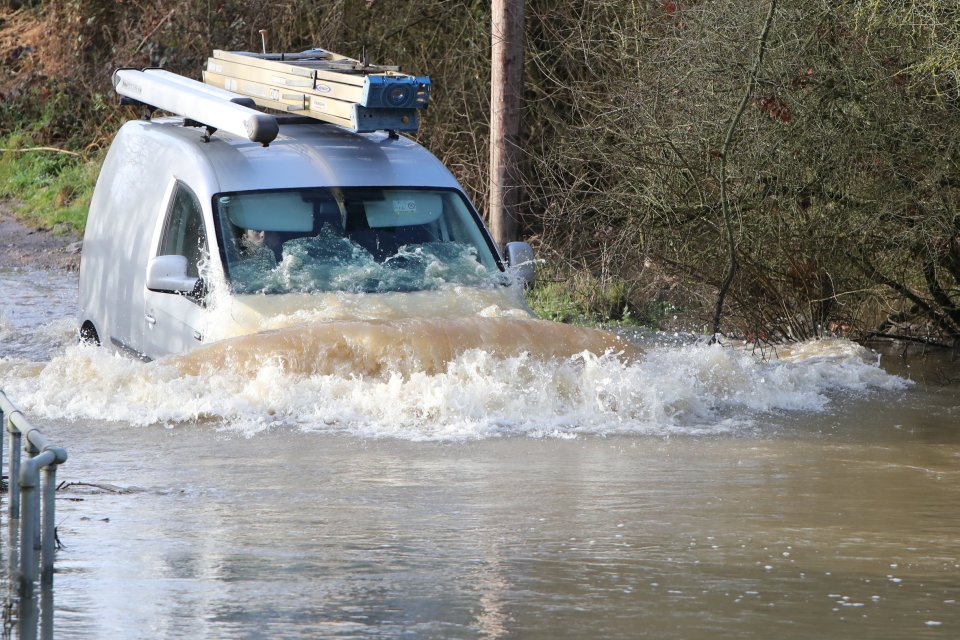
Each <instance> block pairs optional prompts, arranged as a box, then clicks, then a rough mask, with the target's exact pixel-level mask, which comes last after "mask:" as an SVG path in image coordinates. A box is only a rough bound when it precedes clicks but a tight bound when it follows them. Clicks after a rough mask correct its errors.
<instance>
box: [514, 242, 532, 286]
mask: <svg viewBox="0 0 960 640" xmlns="http://www.w3.org/2000/svg"><path fill="white" fill-rule="evenodd" d="M507 266H508V267H509V268H510V273H512V274H513V275H515V276H516V278H517V280H519V281H520V282H522V283H523V284H524V285H526V286H530V285H531V284H533V278H534V276H535V275H536V269H535V264H534V259H533V248H532V247H531V246H530V245H529V244H527V243H526V242H508V243H507Z"/></svg>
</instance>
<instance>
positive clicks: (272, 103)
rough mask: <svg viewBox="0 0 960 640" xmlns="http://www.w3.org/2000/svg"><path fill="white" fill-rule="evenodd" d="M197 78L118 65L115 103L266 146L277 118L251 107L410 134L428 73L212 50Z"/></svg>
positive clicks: (320, 54) (426, 94)
mask: <svg viewBox="0 0 960 640" xmlns="http://www.w3.org/2000/svg"><path fill="white" fill-rule="evenodd" d="M203 79H204V81H205V82H198V81H196V80H191V79H190V78H185V77H183V76H179V75H177V74H175V73H170V72H169V71H164V70H163V69H142V70H138V69H118V70H116V71H115V72H114V74H113V86H114V89H116V91H117V93H118V94H120V96H121V100H120V103H121V104H134V105H140V106H143V107H145V108H146V117H147V118H149V117H150V116H151V115H152V113H153V112H154V111H155V110H157V109H162V110H164V111H168V112H170V113H173V114H176V115H180V116H183V117H184V124H185V125H188V126H202V127H206V129H207V133H206V136H205V139H206V140H209V137H210V135H212V134H213V132H214V131H217V130H218V129H220V130H223V131H228V132H230V133H233V134H235V135H238V136H241V137H244V138H248V139H249V140H252V141H253V142H259V143H261V144H262V145H264V146H266V145H268V144H270V142H272V141H273V140H274V139H275V138H276V137H277V134H278V133H279V131H280V126H279V123H278V121H277V118H276V117H275V116H273V115H270V114H268V113H263V112H261V111H258V110H257V109H256V107H258V106H259V107H263V108H267V109H274V110H276V111H281V112H284V113H287V114H295V115H299V116H308V117H310V118H314V119H316V120H321V121H323V122H329V123H332V124H336V125H339V126H341V127H345V128H347V129H350V130H351V131H355V132H357V133H364V132H371V131H380V130H385V131H389V132H390V134H391V136H395V135H396V132H397V131H416V130H417V129H418V128H419V125H420V110H422V109H424V108H426V106H427V105H428V104H429V102H430V78H428V77H426V76H412V75H407V74H403V73H400V68H399V67H387V66H380V65H370V64H367V63H366V62H360V61H359V60H354V59H352V58H347V57H345V56H341V55H339V54H336V53H331V52H329V51H325V50H323V49H310V50H308V51H303V52H301V53H250V52H247V51H214V52H213V57H211V58H210V59H209V60H208V61H207V69H206V70H205V71H204V72H203Z"/></svg>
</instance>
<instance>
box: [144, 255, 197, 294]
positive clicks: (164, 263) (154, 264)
mask: <svg viewBox="0 0 960 640" xmlns="http://www.w3.org/2000/svg"><path fill="white" fill-rule="evenodd" d="M198 280H199V278H191V277H189V276H187V259H186V257H184V256H157V257H156V258H153V259H152V260H150V262H149V264H148V265H147V289H150V290H151V291H172V292H175V293H186V294H189V293H191V292H193V291H194V289H195V288H196V286H197V281H198Z"/></svg>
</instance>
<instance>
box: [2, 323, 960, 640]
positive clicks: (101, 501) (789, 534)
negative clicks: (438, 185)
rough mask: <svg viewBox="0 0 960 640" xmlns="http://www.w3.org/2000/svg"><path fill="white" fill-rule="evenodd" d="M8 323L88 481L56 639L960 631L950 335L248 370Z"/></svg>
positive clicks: (37, 401) (69, 473) (40, 409)
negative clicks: (945, 338)
mask: <svg viewBox="0 0 960 640" xmlns="http://www.w3.org/2000/svg"><path fill="white" fill-rule="evenodd" d="M4 314H5V315H6V311H4ZM506 319H507V320H511V321H513V320H516V321H522V322H526V321H524V320H522V318H510V317H507V318H506ZM51 321H52V324H51ZM5 322H6V324H4V325H3V326H4V327H7V328H6V329H5V330H6V331H7V333H6V334H5V335H7V336H11V335H12V336H13V339H14V341H16V342H17V344H27V343H28V342H29V340H28V339H27V338H26V337H24V336H22V335H21V333H22V332H23V331H25V330H28V331H29V332H30V333H32V334H33V335H35V336H36V340H37V342H38V343H39V344H43V345H48V346H45V347H38V348H37V349H38V351H37V352H34V353H25V352H24V348H21V347H16V349H15V350H13V351H6V352H4V353H3V356H4V358H3V359H2V360H0V384H2V385H3V387H4V388H5V389H7V390H8V391H9V390H10V389H13V391H11V395H12V397H13V398H14V399H15V400H16V401H17V402H18V404H21V405H22V406H23V407H24V408H25V409H26V410H27V411H28V412H29V413H30V415H31V418H36V420H35V421H36V422H40V423H41V427H42V428H43V429H44V431H45V432H46V433H47V434H48V435H49V437H50V438H51V439H53V440H54V441H58V442H63V443H66V445H67V446H68V447H69V450H70V455H71V458H70V461H69V462H68V463H67V464H66V465H64V467H63V468H62V469H61V470H60V473H59V475H60V477H61V478H62V479H64V480H66V481H74V482H88V483H95V484H99V485H101V487H106V488H99V489H98V488H96V487H83V486H80V485H74V486H73V487H71V488H69V489H67V490H65V491H62V492H61V493H60V494H59V498H60V499H59V501H58V505H57V508H58V520H59V521H60V525H59V533H60V538H61V539H62V540H63V542H64V544H65V545H66V547H65V548H64V549H63V550H61V551H60V553H59V555H58V558H57V569H58V574H57V576H56V591H57V593H56V598H57V601H56V606H57V609H56V625H57V637H63V638H106V637H164V638H244V637H250V638H253V637H289V638H315V637H344V638H370V637H390V638H393V637H400V636H410V637H418V638H420V637H424V638H516V637H522V638H585V637H598V638H599V637H603V638H635V637H650V638H684V639H689V638H693V639H696V638H716V637H745V638H770V637H783V638H810V637H825V638H850V637H869V638H913V637H924V636H926V635H929V636H932V637H944V638H947V637H954V636H955V635H956V633H957V629H958V628H960V608H958V607H960V605H958V601H960V577H958V576H960V535H958V534H960V510H958V505H960V482H958V481H960V471H958V469H960V464H958V463H960V431H958V424H960V420H958V414H960V388H958V384H957V382H956V379H957V377H958V373H960V369H958V368H957V366H956V364H955V363H951V362H950V361H949V360H948V359H944V360H931V359H926V360H906V361H905V360H900V359H898V357H896V356H884V357H878V356H877V354H875V353H872V352H870V351H867V350H864V349H862V348H860V347H858V346H856V345H853V344H851V343H849V342H845V341H823V342H818V343H808V344H803V345H798V346H796V347H793V348H790V349H783V350H780V351H779V353H778V354H777V356H778V357H776V358H773V357H769V358H767V359H764V358H763V357H759V356H758V355H756V354H753V353H751V352H750V351H749V350H743V349H736V348H732V347H715V346H714V347H708V346H705V345H698V344H690V345H686V346H678V345H674V346H662V345H659V346H658V345H657V344H656V343H655V342H654V341H649V340H648V341H646V342H645V344H644V345H642V347H643V348H642V353H638V354H636V355H635V356H634V357H631V358H623V357H618V356H616V355H613V354H610V355H589V354H582V355H577V356H575V357H573V358H569V357H557V358H548V359H545V360H544V359H537V358H534V357H531V356H530V355H524V354H512V355H507V356H498V355H496V354H495V353H489V352H487V351H485V350H483V349H479V348H471V349H467V350H465V351H462V352H458V353H455V354H452V358H450V359H448V361H447V362H446V364H445V365H443V366H439V365H438V366H436V367H435V369H433V370H431V371H430V372H418V371H412V370H407V371H404V370H400V369H399V368H398V369H391V366H390V365H389V364H387V365H385V366H384V367H383V368H382V369H381V370H379V371H377V372H371V373H368V374H367V375H362V376H361V375H348V374H347V375H345V374H343V373H342V372H338V371H336V370H322V369H320V370H297V369H296V368H294V367H284V366H283V365H282V364H281V363H274V364H273V365H266V366H263V367H262V368H258V370H257V371H256V372H255V373H254V374H251V371H250V370H249V369H244V368H243V367H240V368H236V367H233V366H227V363H226V361H224V366H221V367H208V368H207V369H204V370H200V369H198V370H196V371H186V370H184V371H182V370H180V369H178V367H177V366H176V362H174V361H168V362H159V363H152V364H143V363H139V362H133V361H130V360H124V359H120V358H117V357H115V356H112V355H110V354H107V353H104V352H103V351H102V350H97V349H91V348H81V347H77V346H66V338H65V337H64V335H65V334H66V332H65V331H64V329H63V326H62V325H58V324H57V322H58V321H56V320H54V319H52V318H51V319H50V320H49V321H48V320H46V319H44V320H40V321H38V322H37V323H34V324H33V325H31V326H30V327H29V328H28V329H23V326H24V325H18V324H17V323H15V322H11V321H10V319H9V318H7V320H5ZM38 325H39V326H38ZM429 326H430V325H429V324H427V323H424V324H423V325H422V326H421V327H420V328H421V329H422V328H423V327H429ZM278 330H279V332H280V335H290V334H284V332H283V330H282V328H278ZM320 337H321V336H319V335H318V337H317V339H318V340H320ZM3 340H4V342H3V345H4V346H3V347H2V348H3V349H7V346H6V344H7V343H6V338H3ZM53 345H59V346H53ZM44 350H46V351H44ZM48 354H49V355H48ZM767 355H768V356H770V355H771V354H767ZM878 359H879V363H880V364H881V365H882V367H878V366H877V363H878ZM201 369H202V368H201ZM884 369H887V370H891V371H893V372H895V373H896V374H897V377H894V376H891V375H889V374H888V373H886V372H885V371H884ZM936 371H939V372H940V373H935V372H936ZM910 380H913V381H914V382H913V383H910V382H909V381H910ZM951 380H953V381H951ZM64 417H67V418H70V420H66V421H65V420H63V418H64ZM113 485H116V486H122V487H130V488H132V489H133V490H132V491H131V492H129V493H117V492H115V491H112V490H110V489H109V487H110V486H113ZM131 594H134V595H131Z"/></svg>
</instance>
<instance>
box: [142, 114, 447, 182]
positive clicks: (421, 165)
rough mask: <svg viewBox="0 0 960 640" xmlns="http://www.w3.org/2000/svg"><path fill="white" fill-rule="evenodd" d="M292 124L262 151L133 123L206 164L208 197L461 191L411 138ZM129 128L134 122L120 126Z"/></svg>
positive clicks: (178, 121)
mask: <svg viewBox="0 0 960 640" xmlns="http://www.w3.org/2000/svg"><path fill="white" fill-rule="evenodd" d="M295 122H296V123H295V124H289V123H284V122H283V121H282V120H281V127H280V133H279V135H278V136H277V138H276V139H275V140H274V141H273V142H271V143H270V146H268V147H264V146H262V145H260V144H259V143H256V142H251V141H250V140H249V139H247V138H241V137H239V136H235V135H233V134H230V133H226V132H220V131H218V132H216V133H214V134H213V135H212V136H211V137H210V141H209V142H204V141H203V139H202V131H203V130H202V129H197V128H194V127H184V126H182V124H183V119H182V118H156V119H154V120H151V121H149V122H146V121H137V123H136V125H139V126H143V127H144V128H145V129H146V130H145V131H143V132H144V133H145V134H147V135H150V136H151V137H153V136H162V137H164V138H166V139H169V140H170V142H171V143H172V144H175V145H177V146H179V147H181V149H182V150H183V151H184V152H185V153H186V154H188V155H190V156H194V157H193V158H192V159H193V160H195V161H200V162H202V163H203V164H205V165H207V167H209V169H210V170H211V171H212V173H213V175H214V176H215V177H216V180H217V182H218V183H219V184H218V185H216V186H214V185H210V187H211V191H212V192H224V191H256V190H261V189H282V188H305V187H332V186H338V187H351V186H379V187H390V186H407V187H439V188H453V189H460V186H459V184H458V183H457V181H456V179H455V178H454V177H453V175H452V174H451V173H450V171H449V170H447V168H446V167H445V166H443V164H442V163H441V162H440V161H439V160H438V159H437V158H436V157H434V156H433V154H431V153H430V152H429V151H427V150H426V149H425V148H424V147H422V146H421V145H419V144H418V143H416V142H414V141H413V140H410V139H408V138H405V137H403V136H400V137H395V138H391V137H390V136H389V135H387V134H386V133H383V132H377V133H353V132H350V131H347V130H345V129H342V128H340V127H337V126H335V125H329V124H323V123H300V122H299V121H295ZM130 125H134V123H133V122H131V123H127V125H126V126H125V128H129V127H130ZM136 125H134V126H136ZM148 131H149V133H147V132H148ZM151 134H152V135H151ZM190 159H191V158H183V160H184V166H189V165H190V164H191V163H190V162H189V160H190Z"/></svg>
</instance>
